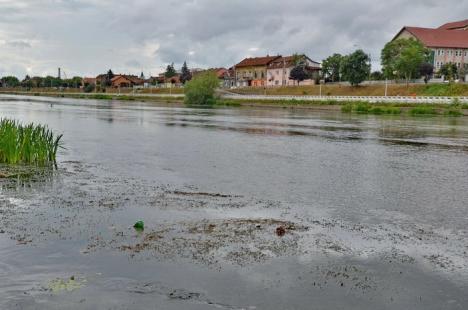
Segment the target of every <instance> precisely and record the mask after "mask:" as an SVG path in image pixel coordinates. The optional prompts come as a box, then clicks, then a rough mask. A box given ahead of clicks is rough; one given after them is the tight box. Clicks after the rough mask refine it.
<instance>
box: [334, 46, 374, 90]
mask: <svg viewBox="0 0 468 310" xmlns="http://www.w3.org/2000/svg"><path fill="white" fill-rule="evenodd" d="M370 69H371V65H370V58H369V55H367V54H366V53H364V51H363V50H357V51H355V52H354V53H352V54H350V55H348V56H345V57H344V58H343V61H342V63H341V74H342V77H343V80H345V81H349V82H350V83H351V85H352V86H358V85H359V84H361V83H362V82H363V81H365V80H366V78H367V77H368V76H369V74H370Z"/></svg>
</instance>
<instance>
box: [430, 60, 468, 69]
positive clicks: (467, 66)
mask: <svg viewBox="0 0 468 310" xmlns="http://www.w3.org/2000/svg"><path fill="white" fill-rule="evenodd" d="M448 63H450V62H448ZM444 64H445V63H444V62H443V61H438V62H436V68H437V69H440V68H441V67H442V66H443V65H444ZM455 64H456V65H457V67H458V68H460V67H462V66H465V68H468V64H462V63H460V62H457V63H455Z"/></svg>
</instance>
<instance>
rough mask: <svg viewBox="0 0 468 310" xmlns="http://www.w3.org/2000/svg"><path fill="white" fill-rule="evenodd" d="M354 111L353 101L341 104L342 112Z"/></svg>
mask: <svg viewBox="0 0 468 310" xmlns="http://www.w3.org/2000/svg"><path fill="white" fill-rule="evenodd" d="M352 111H353V105H352V104H351V103H346V104H344V105H342V106H341V112H344V113H351V112H352Z"/></svg>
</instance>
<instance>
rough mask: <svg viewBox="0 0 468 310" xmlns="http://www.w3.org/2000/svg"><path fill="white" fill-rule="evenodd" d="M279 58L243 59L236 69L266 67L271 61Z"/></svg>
mask: <svg viewBox="0 0 468 310" xmlns="http://www.w3.org/2000/svg"><path fill="white" fill-rule="evenodd" d="M280 57H281V56H266V57H255V58H245V59H244V60H242V61H241V62H240V63H238V64H237V65H236V68H242V67H255V66H267V65H268V64H270V63H271V62H272V61H274V60H276V59H278V58H280Z"/></svg>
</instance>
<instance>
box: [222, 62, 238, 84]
mask: <svg viewBox="0 0 468 310" xmlns="http://www.w3.org/2000/svg"><path fill="white" fill-rule="evenodd" d="M223 78H224V82H223V87H225V88H232V87H235V86H236V72H235V70H234V67H231V68H229V69H227V70H226V73H225V74H224V77H223Z"/></svg>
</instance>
